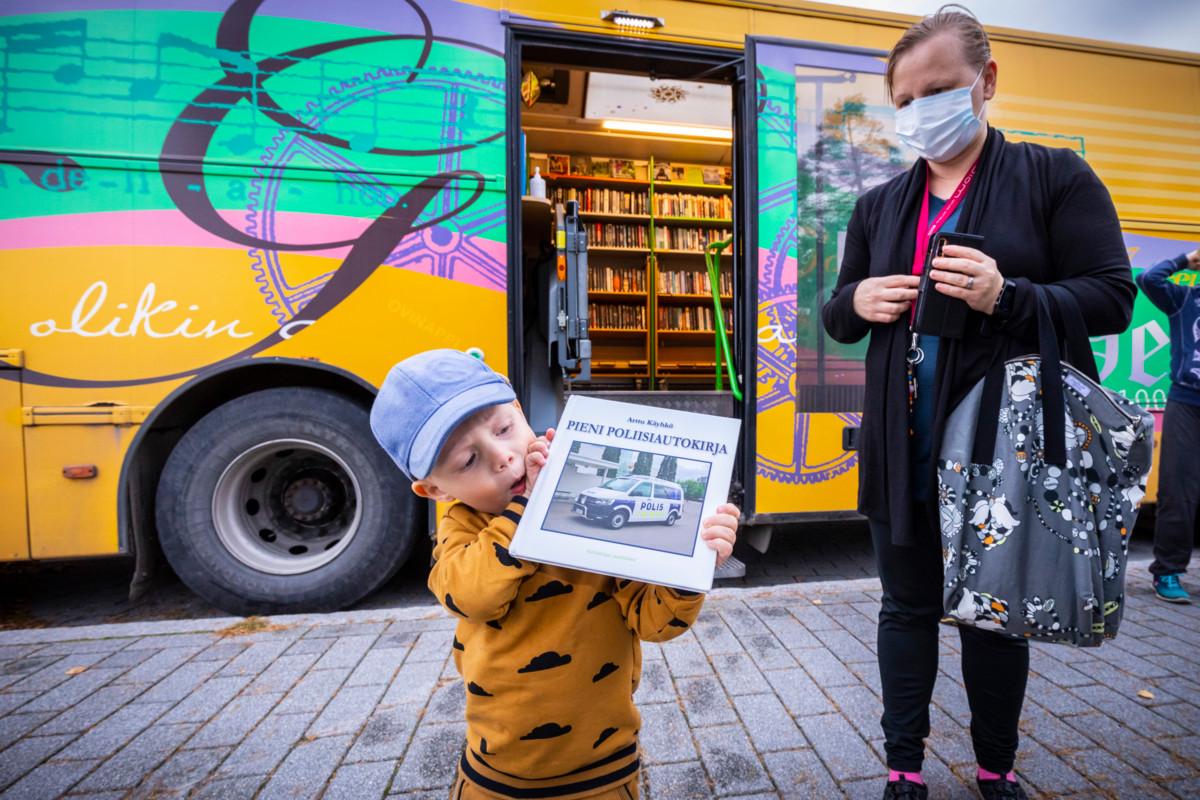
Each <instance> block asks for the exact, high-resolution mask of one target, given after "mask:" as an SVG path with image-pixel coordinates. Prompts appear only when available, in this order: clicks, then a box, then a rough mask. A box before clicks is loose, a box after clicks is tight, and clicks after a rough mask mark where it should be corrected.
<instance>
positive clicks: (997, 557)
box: [937, 286, 1154, 647]
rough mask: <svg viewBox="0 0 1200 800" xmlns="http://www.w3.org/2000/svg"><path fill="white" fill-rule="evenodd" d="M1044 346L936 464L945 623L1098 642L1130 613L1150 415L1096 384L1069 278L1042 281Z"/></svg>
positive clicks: (978, 406)
mask: <svg viewBox="0 0 1200 800" xmlns="http://www.w3.org/2000/svg"><path fill="white" fill-rule="evenodd" d="M1056 312H1057V317H1058V321H1059V323H1060V329H1056V327H1055V323H1054V319H1055V316H1056ZM1060 334H1062V338H1063V339H1064V340H1065V342H1066V348H1065V350H1066V351H1068V358H1069V359H1070V360H1069V362H1067V361H1063V360H1062V359H1061V358H1060V348H1059V336H1060ZM1038 349H1039V351H1040V352H1039V353H1038V354H1036V355H1029V356H1023V357H1020V358H1016V359H1011V360H1009V361H1008V362H1006V363H1002V364H996V365H994V366H993V368H992V369H991V370H989V372H988V375H987V376H986V377H985V378H983V379H982V380H980V382H979V383H978V384H976V385H975V387H974V388H973V389H972V390H971V392H970V393H969V394H968V395H967V396H966V397H965V398H964V399H963V401H962V402H961V403H960V404H959V406H958V407H957V408H956V409H954V411H953V412H952V413H951V415H950V417H949V420H948V421H947V424H946V432H945V436H944V438H943V440H942V448H941V451H940V453H939V457H938V470H937V472H938V505H939V518H940V527H941V534H942V553H943V563H944V566H945V574H944V577H945V580H944V582H943V602H944V607H945V613H946V620H945V621H947V622H954V623H958V624H962V625H974V626H977V627H980V628H987V629H991V630H995V631H998V632H1001V633H1004V634H1008V635H1011V636H1014V637H1021V638H1032V639H1039V640H1044V641H1051V642H1063V643H1067V644H1073V645H1079V646H1084V647H1088V646H1099V645H1100V644H1101V643H1102V642H1103V640H1104V639H1105V638H1111V637H1113V636H1115V635H1116V633H1117V628H1118V626H1119V625H1120V621H1121V613H1122V605H1123V602H1124V593H1125V563H1126V557H1127V552H1128V544H1129V535H1130V533H1131V532H1132V530H1133V525H1134V522H1135V521H1136V519H1137V513H1138V506H1139V505H1140V503H1141V499H1142V496H1143V495H1144V494H1145V488H1146V477H1147V476H1148V475H1149V473H1150V464H1151V456H1152V451H1153V447H1154V420H1153V418H1152V417H1151V416H1150V414H1149V413H1147V412H1146V411H1145V410H1143V409H1142V408H1141V407H1139V406H1137V405H1135V404H1134V403H1132V402H1130V401H1129V400H1127V399H1125V398H1124V397H1122V396H1121V395H1119V394H1116V393H1114V392H1111V391H1109V390H1107V389H1105V388H1103V387H1102V386H1101V385H1100V381H1099V378H1098V376H1097V373H1096V365H1095V362H1094V360H1093V358H1092V355H1091V349H1090V345H1089V343H1088V339H1087V335H1086V327H1085V325H1084V322H1083V317H1082V315H1081V314H1080V311H1079V307H1078V305H1077V304H1076V303H1075V300H1074V298H1073V297H1072V296H1071V295H1070V293H1069V292H1068V291H1066V290H1065V289H1062V288H1061V287H1046V286H1041V287H1038Z"/></svg>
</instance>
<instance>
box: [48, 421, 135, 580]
mask: <svg viewBox="0 0 1200 800" xmlns="http://www.w3.org/2000/svg"><path fill="white" fill-rule="evenodd" d="M136 432H137V428H136V427H134V426H113V425H46V426H36V427H32V428H26V429H25V452H26V463H27V465H28V467H27V470H26V474H27V476H28V481H29V543H30V554H31V555H32V557H33V558H70V557H76V556H100V555H111V554H113V553H117V552H119V548H118V546H117V478H118V475H119V473H120V470H121V457H122V455H123V454H124V452H125V449H126V448H127V447H128V446H129V442H130V440H132V439H133V436H134V434H135V433H136ZM73 464H95V465H96V467H97V475H96V477H95V478H91V479H88V480H69V479H67V478H64V477H63V474H62V470H63V467H65V466H69V465H73Z"/></svg>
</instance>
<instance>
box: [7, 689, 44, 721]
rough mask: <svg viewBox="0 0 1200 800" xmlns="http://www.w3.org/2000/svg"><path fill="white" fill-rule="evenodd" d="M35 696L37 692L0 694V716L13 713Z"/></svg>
mask: <svg viewBox="0 0 1200 800" xmlns="http://www.w3.org/2000/svg"><path fill="white" fill-rule="evenodd" d="M37 696H38V693H37V692H0V716H2V715H4V714H9V713H11V712H13V711H15V710H16V709H18V708H20V707H21V706H23V705H25V704H26V703H28V702H29V701H30V700H33V699H35V698H37Z"/></svg>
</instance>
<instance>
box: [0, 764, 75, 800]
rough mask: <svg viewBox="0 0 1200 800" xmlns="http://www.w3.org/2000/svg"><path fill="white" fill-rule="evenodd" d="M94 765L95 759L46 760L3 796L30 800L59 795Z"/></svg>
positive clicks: (16, 799) (13, 799) (7, 799)
mask: <svg viewBox="0 0 1200 800" xmlns="http://www.w3.org/2000/svg"><path fill="white" fill-rule="evenodd" d="M95 766H96V762H95V761H64V762H47V763H45V764H42V765H41V766H40V767H38V768H37V769H35V770H33V771H32V772H30V773H29V774H28V775H26V776H25V777H24V778H21V780H19V781H17V782H16V783H14V784H13V785H12V786H10V787H9V788H8V790H7V791H5V792H4V794H3V798H4V800H10V798H11V800H18V799H23V798H30V799H31V800H32V799H33V798H39V799H40V798H54V797H59V796H61V795H62V794H63V792H65V791H67V790H68V789H70V788H71V786H73V785H74V784H75V782H76V781H78V780H79V779H80V778H82V777H83V776H84V775H86V774H87V773H88V770H90V769H92V768H93V767H95Z"/></svg>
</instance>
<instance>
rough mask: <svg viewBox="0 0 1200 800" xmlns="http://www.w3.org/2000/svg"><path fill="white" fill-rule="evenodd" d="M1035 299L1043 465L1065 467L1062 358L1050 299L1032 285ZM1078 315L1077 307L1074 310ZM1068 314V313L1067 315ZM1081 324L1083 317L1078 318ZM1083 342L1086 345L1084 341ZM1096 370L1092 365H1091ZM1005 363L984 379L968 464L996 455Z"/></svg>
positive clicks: (985, 461) (995, 359)
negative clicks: (1043, 436)
mask: <svg viewBox="0 0 1200 800" xmlns="http://www.w3.org/2000/svg"><path fill="white" fill-rule="evenodd" d="M1034 293H1035V295H1036V297H1037V304H1038V309H1037V321H1038V354H1039V355H1040V356H1041V367H1040V377H1039V380H1040V383H1041V389H1042V392H1041V400H1042V420H1043V425H1044V430H1045V437H1046V438H1045V441H1044V443H1043V446H1044V447H1045V456H1044V458H1045V461H1046V463H1047V464H1054V465H1055V466H1059V467H1064V468H1065V467H1066V464H1067V431H1066V422H1065V415H1066V405H1065V402H1066V401H1065V399H1064V397H1063V378H1062V357H1061V354H1060V351H1059V345H1058V339H1059V337H1058V330H1057V329H1056V328H1055V325H1054V314H1053V310H1052V305H1051V304H1052V303H1053V302H1054V301H1053V299H1052V295H1051V294H1050V293H1049V292H1048V291H1046V287H1044V286H1039V285H1035V286H1034ZM1072 299H1073V298H1072ZM1075 310H1076V311H1078V306H1075ZM1069 314H1070V312H1069V311H1068V315H1069ZM1080 322H1082V315H1080ZM1084 341H1087V340H1086V338H1085V339H1084ZM1092 370H1093V371H1094V370H1095V364H1094V363H1093V364H1092ZM1006 374H1007V369H1006V367H1005V361H1004V359H1003V358H1001V357H1000V356H999V353H997V355H995V356H993V358H992V363H991V365H990V366H989V367H988V371H987V373H986V374H985V376H984V379H983V396H982V397H981V398H980V402H979V417H978V420H977V421H976V425H975V441H974V443H973V444H972V448H971V460H972V461H973V462H974V463H976V464H990V463H992V459H993V458H995V455H996V431H997V429H998V427H999V425H1000V404H1001V403H1002V402H1003V400H1004V380H1005V376H1006Z"/></svg>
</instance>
